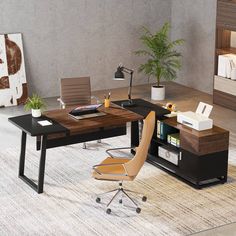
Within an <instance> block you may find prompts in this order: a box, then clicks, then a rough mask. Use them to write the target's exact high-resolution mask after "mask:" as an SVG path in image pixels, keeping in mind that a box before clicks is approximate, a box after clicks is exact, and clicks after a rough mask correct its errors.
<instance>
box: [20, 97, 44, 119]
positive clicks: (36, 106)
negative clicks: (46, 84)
mask: <svg viewBox="0 0 236 236" xmlns="http://www.w3.org/2000/svg"><path fill="white" fill-rule="evenodd" d="M45 107H46V105H45V103H44V101H43V99H42V98H41V97H40V96H38V95H37V94H33V96H32V97H28V98H27V101H26V104H25V110H26V111H29V110H31V112H32V116H33V117H35V118H37V117H40V116H41V109H43V108H45Z"/></svg>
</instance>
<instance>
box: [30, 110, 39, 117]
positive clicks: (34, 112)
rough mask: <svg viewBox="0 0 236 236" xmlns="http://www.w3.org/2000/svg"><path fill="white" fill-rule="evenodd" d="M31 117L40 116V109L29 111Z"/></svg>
mask: <svg viewBox="0 0 236 236" xmlns="http://www.w3.org/2000/svg"><path fill="white" fill-rule="evenodd" d="M31 112H32V116H33V117H35V118H37V117H40V116H41V110H40V109H31Z"/></svg>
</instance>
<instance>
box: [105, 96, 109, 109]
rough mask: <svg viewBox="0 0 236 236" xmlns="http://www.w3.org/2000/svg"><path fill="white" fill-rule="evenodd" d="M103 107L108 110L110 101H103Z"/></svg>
mask: <svg viewBox="0 0 236 236" xmlns="http://www.w3.org/2000/svg"><path fill="white" fill-rule="evenodd" d="M104 107H105V108H108V107H110V99H107V98H106V99H104Z"/></svg>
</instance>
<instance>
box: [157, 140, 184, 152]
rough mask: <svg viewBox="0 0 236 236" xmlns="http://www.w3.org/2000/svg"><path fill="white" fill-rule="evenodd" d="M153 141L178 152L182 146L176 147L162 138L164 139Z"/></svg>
mask: <svg viewBox="0 0 236 236" xmlns="http://www.w3.org/2000/svg"><path fill="white" fill-rule="evenodd" d="M153 141H154V142H155V143H157V144H160V145H163V146H165V148H166V149H167V150H169V151H172V152H176V153H179V152H180V148H179V147H176V146H174V145H172V144H170V143H168V142H166V141H165V140H162V139H159V138H157V139H153Z"/></svg>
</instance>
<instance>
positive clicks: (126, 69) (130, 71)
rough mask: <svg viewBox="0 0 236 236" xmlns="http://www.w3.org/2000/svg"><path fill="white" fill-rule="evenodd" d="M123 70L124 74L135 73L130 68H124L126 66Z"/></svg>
mask: <svg viewBox="0 0 236 236" xmlns="http://www.w3.org/2000/svg"><path fill="white" fill-rule="evenodd" d="M121 68H122V71H124V72H126V73H129V74H131V73H133V72H134V71H133V70H132V69H129V68H127V67H124V66H122V67H121Z"/></svg>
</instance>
